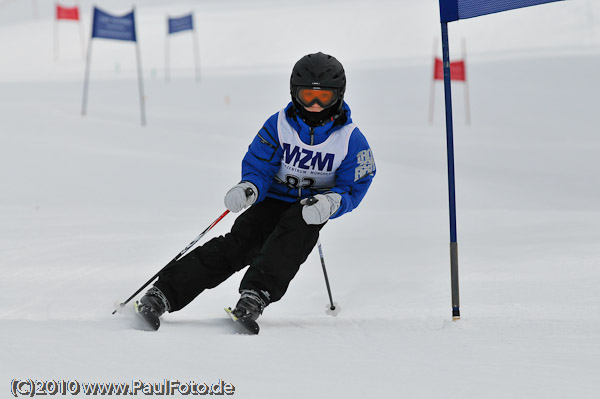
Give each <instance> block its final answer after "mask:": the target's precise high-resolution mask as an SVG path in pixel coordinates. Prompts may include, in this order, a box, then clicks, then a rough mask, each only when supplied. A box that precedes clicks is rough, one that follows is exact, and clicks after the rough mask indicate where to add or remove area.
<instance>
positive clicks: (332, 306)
mask: <svg viewBox="0 0 600 399" xmlns="http://www.w3.org/2000/svg"><path fill="white" fill-rule="evenodd" d="M317 201H318V200H317V199H316V198H315V197H308V198H307V199H306V205H313V204H315V203H316V202H317ZM317 247H318V248H319V257H320V258H321V266H322V267H323V277H325V285H326V286H327V295H329V309H328V310H327V313H328V314H331V315H332V316H335V315H336V314H337V312H334V311H335V310H336V307H335V304H334V302H333V297H332V296H331V287H330V286H329V278H328V277H327V269H326V268H325V257H324V256H323V248H321V239H317ZM338 312H339V309H338Z"/></svg>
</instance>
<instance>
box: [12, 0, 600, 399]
mask: <svg viewBox="0 0 600 399" xmlns="http://www.w3.org/2000/svg"><path fill="white" fill-rule="evenodd" d="M170 3H172V4H168V5H165V2H161V1H156V0H146V1H138V2H137V4H136V6H137V15H138V32H139V35H140V47H141V52H142V60H143V70H144V85H145V91H146V106H147V115H148V124H147V126H146V127H141V126H140V115H139V104H138V102H137V101H138V97H137V96H138V91H137V90H138V87H137V77H136V74H135V72H136V69H135V68H136V66H135V54H134V50H133V45H131V44H128V43H112V42H109V41H101V40H98V41H95V42H94V49H93V51H94V53H93V58H92V73H91V82H90V92H89V103H88V115H87V116H86V117H82V116H81V115H80V110H81V98H82V90H83V84H82V80H83V70H84V65H83V61H82V58H81V49H80V43H79V37H78V34H79V29H78V28H77V27H76V25H73V24H71V25H68V24H67V23H65V24H61V25H60V27H59V28H60V29H59V34H60V38H61V39H60V40H61V41H60V53H59V59H58V61H54V60H53V48H52V43H53V42H52V29H53V22H52V20H51V16H52V8H51V5H50V4H46V3H43V2H39V4H37V7H38V9H37V15H38V17H37V18H35V17H34V15H33V11H32V6H33V5H34V4H36V3H35V2H33V3H30V2H27V1H4V2H0V53H1V54H3V56H2V61H0V165H1V167H0V182H1V184H2V190H0V220H1V223H0V237H1V240H0V292H1V299H2V300H1V301H0V331H2V333H1V334H2V340H0V359H1V361H0V392H4V393H3V394H2V395H3V396H5V397H8V395H10V389H11V384H12V382H11V381H13V379H29V378H30V379H40V380H57V381H60V380H71V381H73V380H77V381H79V382H121V383H130V384H131V383H132V381H135V380H142V381H144V382H147V383H159V382H161V381H164V380H165V379H168V380H179V381H196V382H207V383H209V384H210V383H213V382H217V381H218V380H219V379H221V380H225V381H226V382H228V383H231V384H233V385H234V386H235V394H234V396H235V397H240V398H281V397H286V398H305V397H310V398H332V397H334V398H338V397H339V398H364V397H369V398H399V397H408V398H461V399H465V398H473V399H475V398H477V399H478V398H506V397H512V398H544V399H546V398H586V399H587V398H596V397H597V396H598V391H599V389H600V383H599V382H598V378H597V376H598V373H599V372H600V345H599V342H600V293H599V291H598V286H599V285H600V268H599V267H598V265H599V263H600V244H599V242H600V202H599V201H598V199H599V198H600V185H599V184H598V175H599V172H600V166H599V163H598V156H597V154H598V153H599V151H600V137H599V135H598V127H597V126H598V125H599V124H600V115H599V114H598V112H597V109H598V105H599V103H598V98H597V93H598V91H599V90H600V80H599V79H598V74H597V71H598V70H599V68H600V7H599V6H598V5H597V4H593V3H592V2H591V1H588V2H586V1H568V2H558V3H553V4H549V5H544V6H540V7H534V8H531V9H527V10H518V11H512V12H507V13H504V14H498V15H493V16H486V17H482V18H480V19H474V20H468V21H460V22H457V23H455V24H451V30H450V34H451V38H452V43H451V46H452V49H453V54H457V55H459V54H460V39H461V38H462V37H465V38H466V40H467V45H468V74H469V75H468V76H469V94H470V100H471V114H472V123H471V125H466V124H465V122H464V111H465V110H464V105H463V104H464V101H463V100H464V87H463V86H461V85H460V84H456V85H454V86H453V96H454V119H455V150H456V173H457V206H458V243H459V244H458V245H459V262H460V277H461V304H462V307H461V310H462V314H463V317H462V319H461V320H460V321H458V322H452V321H451V320H450V315H451V310H450V283H449V279H450V277H449V256H448V252H449V251H448V241H449V238H448V211H447V180H446V147H445V146H446V144H445V128H444V121H443V113H442V112H443V111H442V109H443V103H442V87H441V84H439V83H438V84H437V85H436V87H435V94H436V101H435V120H434V123H433V124H432V125H429V124H428V104H429V90H430V75H431V55H432V45H433V41H434V38H435V37H436V36H437V35H438V30H439V26H438V25H437V23H436V21H437V17H438V14H437V13H438V10H437V5H436V4H435V3H436V2H428V3H431V4H420V5H416V4H415V3H416V2H409V1H400V2H398V1H395V2H393V1H383V0H378V1H373V2H364V1H350V2H344V1H341V0H340V1H337V0H336V1H327V2H317V1H316V0H315V1H312V0H311V1H307V2H305V3H303V5H302V6H301V5H299V4H298V3H297V2H287V1H274V0H258V1H254V2H252V3H249V2H244V1H239V0H231V1H227V2H223V1H205V2H191V1H188V2H186V1H173V2H170ZM322 3H323V4H322ZM418 3H421V2H418ZM422 3H425V2H422ZM65 4H72V2H71V3H68V2H66V0H65ZM96 4H97V5H98V6H100V7H102V8H103V9H105V10H107V11H111V12H114V13H119V12H126V11H127V10H128V8H127V7H126V6H123V5H122V2H120V1H117V0H105V1H98V2H96ZM90 9H91V3H90V2H87V1H85V2H83V14H84V20H83V22H84V24H85V29H86V32H88V31H89V20H90ZM191 9H193V10H194V11H195V13H196V21H200V22H199V24H198V25H199V30H200V33H201V35H200V37H201V39H200V46H201V59H202V66H203V68H202V73H203V74H202V81H201V82H200V83H196V82H194V80H193V69H192V65H193V64H192V60H193V58H192V56H191V54H190V50H191V37H190V36H189V35H188V36H186V34H183V33H182V34H180V36H176V37H173V38H172V51H173V55H172V57H173V61H172V62H173V65H174V67H175V74H174V75H175V79H173V81H171V82H170V83H165V82H164V79H163V76H164V75H163V72H164V71H163V57H164V52H163V48H164V31H163V30H162V29H163V23H164V18H165V15H167V14H170V15H181V14H184V13H185V12H187V11H189V10H191ZM317 13H320V14H319V15H327V16H328V18H325V19H326V20H327V21H328V22H329V24H326V25H325V26H323V23H322V19H319V18H315V17H314V16H315V14H317ZM332 16H334V17H332ZM411 16H412V17H411ZM334 21H335V22H334ZM300 26H302V27H304V28H305V31H306V32H307V34H306V35H299V34H298V27H300ZM505 26H510V28H511V29H507V30H506V32H504V33H502V34H499V33H498V32H499V27H505ZM335 29H339V30H340V32H334V30H335ZM324 32H325V34H323V33H324ZM318 50H322V51H326V52H331V53H333V54H334V55H336V56H337V57H338V58H339V59H340V60H341V61H342V62H343V63H344V64H345V66H346V69H347V75H348V91H347V96H346V98H347V100H348V102H349V104H350V106H351V107H352V109H353V118H354V120H355V122H356V123H357V124H358V125H359V126H360V127H361V130H363V132H365V134H366V135H367V137H368V139H369V142H370V143H371V146H372V148H373V152H374V154H375V157H376V160H377V167H378V175H377V177H376V179H375V181H374V183H373V185H372V188H371V190H370V192H369V194H368V195H367V197H366V198H365V200H364V202H363V204H362V205H361V206H360V207H359V208H358V209H357V210H356V211H355V212H353V213H351V214H349V215H347V216H346V217H343V218H340V219H338V220H335V222H332V223H330V224H328V225H327V227H326V228H325V229H324V230H323V233H322V236H321V242H322V245H323V250H324V254H325V260H326V263H327V268H328V272H329V277H330V279H331V285H332V290H333V297H334V299H335V301H336V302H338V303H339V304H340V306H341V308H342V311H341V313H340V314H339V315H338V316H337V317H336V318H333V317H331V316H328V315H326V314H325V307H326V304H327V301H328V298H327V293H326V289H325V284H324V281H323V275H322V271H321V266H320V262H319V257H318V253H317V251H314V252H313V254H311V256H310V257H309V259H308V261H307V262H306V263H305V265H304V266H303V267H302V269H301V272H300V273H299V275H298V277H297V278H296V279H295V280H294V281H293V282H292V284H291V286H290V289H289V291H288V294H287V295H286V296H285V298H284V299H283V300H282V301H280V302H278V303H275V304H273V305H271V306H270V307H269V308H268V309H267V310H266V311H265V314H264V315H263V317H262V318H261V319H260V322H261V329H262V330H261V334H260V335H259V336H254V337H248V336H241V335H236V334H234V332H233V331H232V330H231V326H230V322H229V320H228V318H227V316H226V314H225V313H224V312H223V307H225V306H232V305H234V304H235V301H236V300H237V297H238V295H237V285H238V283H239V280H240V278H241V274H238V275H235V276H234V277H233V278H232V279H230V280H229V281H227V282H226V283H225V284H223V285H221V286H220V287H218V288H216V289H213V290H210V291H207V292H205V293H204V294H202V295H201V296H199V297H198V298H197V299H196V300H195V301H194V302H193V303H192V304H191V305H190V306H188V307H187V308H185V309H184V310H182V311H180V312H177V313H173V314H169V315H166V316H165V317H164V318H163V326H162V327H161V329H160V330H159V331H158V332H157V333H149V332H141V331H137V330H134V329H132V328H131V325H130V321H129V320H128V319H127V318H126V317H125V316H123V315H114V316H113V315H111V312H112V310H113V303H114V302H115V301H119V300H124V299H125V298H126V297H127V296H129V295H130V293H132V292H133V291H135V290H136V289H137V288H138V287H139V286H140V285H141V284H143V283H144V282H145V281H146V280H147V279H148V278H149V277H150V276H152V275H153V274H154V273H155V272H156V271H157V270H159V269H160V268H161V267H162V266H163V265H164V264H165V263H167V262H168V261H169V260H170V259H171V258H173V257H174V256H175V255H176V254H177V253H178V252H179V251H180V250H181V249H183V247H185V245H186V244H187V243H189V242H190V241H191V240H192V239H193V238H194V237H196V235H197V234H199V233H200V232H201V231H202V230H204V229H205V228H206V226H208V225H209V224H210V223H211V222H212V221H213V220H214V219H216V218H217V217H218V216H219V215H220V214H221V213H222V212H223V211H224V206H223V202H222V201H223V199H222V197H223V195H224V193H225V192H226V191H227V190H228V189H229V188H230V187H231V186H232V185H233V184H235V183H236V182H237V181H238V180H239V173H240V161H241V158H242V156H243V154H244V153H245V151H246V148H247V146H248V144H249V142H250V140H251V139H252V137H253V135H254V134H255V132H256V131H257V130H258V129H259V128H260V126H262V123H263V122H264V120H265V119H266V118H267V117H268V116H269V115H271V114H272V113H274V112H276V111H277V110H278V109H279V108H281V107H283V106H284V105H285V104H286V103H287V101H288V96H289V95H288V93H289V91H288V90H289V88H288V84H289V69H290V68H291V66H292V65H293V63H294V62H295V61H296V60H297V59H298V58H300V57H301V56H302V55H303V54H305V53H307V52H312V51H318ZM257 96H259V97H258V98H257ZM233 220H234V216H233V215H229V216H227V217H226V218H225V219H224V220H223V221H222V222H221V223H219V224H218V225H217V226H216V227H215V228H214V230H213V231H211V233H210V234H209V235H210V236H214V235H218V234H224V233H225V232H227V231H228V228H229V227H230V226H231V224H232V222H233ZM67 396H68V395H67ZM77 396H88V397H93V395H84V393H83V392H82V393H80V394H79V395H77ZM180 396H181V397H184V396H183V395H180ZM72 397H75V396H72ZM97 397H100V396H97ZM102 397H106V395H104V396H102ZM174 397H177V396H174Z"/></svg>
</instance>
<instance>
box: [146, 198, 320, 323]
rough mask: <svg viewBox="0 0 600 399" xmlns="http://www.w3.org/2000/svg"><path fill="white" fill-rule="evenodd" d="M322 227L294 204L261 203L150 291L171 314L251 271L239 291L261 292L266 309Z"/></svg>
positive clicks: (168, 271)
mask: <svg viewBox="0 0 600 399" xmlns="http://www.w3.org/2000/svg"><path fill="white" fill-rule="evenodd" d="M323 226H324V224H322V225H307V224H306V222H305V221H304V219H303V218H302V205H301V204H300V203H299V202H293V203H289V202H284V201H280V200H276V199H272V198H266V199H265V200H264V201H262V202H260V203H257V204H255V205H253V206H251V207H250V208H249V209H248V210H246V211H245V212H244V213H242V214H241V215H240V216H238V218H237V219H236V220H235V223H234V224H233V227H232V228H231V232H229V233H227V234H225V235H224V236H219V237H216V238H213V239H212V240H210V241H208V242H206V243H205V244H204V245H202V246H200V247H198V248H196V249H194V250H193V251H192V252H190V253H189V254H187V255H186V256H184V257H182V258H181V259H179V260H178V261H177V262H175V263H173V264H172V265H170V266H169V267H167V268H166V269H165V270H164V271H163V272H162V273H161V274H160V275H159V279H158V281H156V283H155V284H154V285H155V286H156V287H157V288H159V289H160V290H161V291H162V292H163V293H164V294H165V296H166V297H167V299H168V300H169V304H170V305H171V311H172V312H173V311H176V310H180V309H182V308H183V307H184V306H186V305H187V304H188V303H190V302H191V301H192V300H193V299H194V298H196V296H198V295H199V294H200V293H201V292H202V291H204V290H205V289H207V288H213V287H216V286H217V285H219V284H221V283H222V282H223V281H225V280H226V279H227V278H229V277H230V276H231V275H232V274H233V273H235V272H237V271H239V270H241V269H243V268H245V267H246V266H248V265H250V267H249V268H248V270H247V271H246V274H245V275H244V277H243V279H242V282H241V283H240V291H241V290H244V289H252V290H255V291H257V292H260V291H264V292H266V293H268V294H266V298H263V299H266V301H267V303H270V302H275V301H278V300H279V299H281V297H282V296H283V295H284V294H285V292H286V290H287V288H288V286H289V284H290V281H292V279H293V278H294V276H295V275H296V273H297V272H298V269H299V268H300V265H302V263H304V261H306V258H307V257H308V255H309V254H310V252H311V251H312V249H313V248H314V246H315V244H316V243H317V240H318V238H319V231H320V230H321V228H322V227H323ZM263 296H264V294H263Z"/></svg>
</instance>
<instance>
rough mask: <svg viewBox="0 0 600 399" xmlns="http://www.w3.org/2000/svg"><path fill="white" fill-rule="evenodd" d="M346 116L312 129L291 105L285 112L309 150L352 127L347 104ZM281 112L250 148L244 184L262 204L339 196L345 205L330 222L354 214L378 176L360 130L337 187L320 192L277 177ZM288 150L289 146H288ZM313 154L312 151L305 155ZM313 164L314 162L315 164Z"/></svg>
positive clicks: (351, 142)
mask: <svg viewBox="0 0 600 399" xmlns="http://www.w3.org/2000/svg"><path fill="white" fill-rule="evenodd" d="M343 110H344V112H343V115H341V116H340V117H338V118H337V119H336V120H335V121H330V122H327V123H326V124H324V125H323V126H318V127H311V126H309V125H307V124H306V123H305V122H304V121H303V120H302V119H301V118H300V117H299V116H297V115H296V111H295V109H294V108H293V105H292V103H291V102H290V103H289V104H288V105H287V107H286V108H285V110H284V112H285V118H286V120H287V122H288V123H289V124H290V126H291V127H292V129H293V130H294V131H295V132H296V133H297V134H298V137H299V138H300V140H301V141H302V142H303V143H304V144H305V145H307V146H308V147H307V148H310V146H312V145H319V144H321V143H323V142H324V141H325V140H327V139H328V138H329V137H330V135H334V134H336V133H337V132H339V130H340V129H341V128H342V127H343V126H346V125H349V124H351V123H352V119H351V118H350V113H351V112H350V107H348V105H347V104H346V103H345V102H344V104H343ZM279 114H280V113H279V112H277V113H275V114H273V115H272V116H271V117H270V118H269V119H267V121H266V122H265V124H264V126H263V127H262V128H261V129H260V130H259V132H258V134H257V135H256V137H255V138H254V140H253V141H252V143H251V144H250V146H249V147H248V152H247V153H246V155H245V156H244V159H243V161H242V181H248V182H251V183H252V184H254V185H255V186H256V188H257V189H258V198H257V200H256V202H260V201H262V200H264V199H265V197H271V198H276V199H279V200H281V201H286V202H294V201H297V200H299V199H302V198H307V197H310V196H313V195H315V194H319V193H324V192H332V191H333V192H336V193H338V194H340V195H341V196H342V203H341V205H340V207H339V209H338V210H337V211H336V213H335V214H333V215H332V216H331V219H333V218H336V217H339V216H341V215H343V214H344V213H347V212H350V211H352V210H353V209H354V208H356V207H357V206H358V204H360V202H361V201H362V199H363V198H364V196H365V194H366V193H367V190H368V189H369V186H370V185H371V181H372V180H373V177H374V176H375V172H376V169H375V160H374V158H373V153H372V151H371V148H370V147H369V144H368V142H367V140H366V138H365V136H363V134H362V133H361V132H360V130H359V129H358V128H354V130H353V131H352V133H351V134H350V138H349V140H348V149H347V153H346V156H345V157H344V159H343V160H342V162H341V164H340V165H339V166H338V167H337V169H336V170H335V185H333V186H332V187H327V188H326V189H323V188H322V187H320V188H319V189H318V190H317V189H315V188H312V187H311V186H310V184H306V182H302V181H297V180H295V179H293V178H291V179H288V180H287V181H282V180H281V179H279V178H278V177H277V176H276V174H277V172H278V171H279V169H280V166H281V162H282V158H283V156H284V144H285V143H280V142H279V141H280V139H279V137H280V136H279V132H278V118H279ZM288 149H289V145H288ZM305 152H307V153H311V151H305ZM313 164H314V162H313Z"/></svg>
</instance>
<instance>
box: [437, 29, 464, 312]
mask: <svg viewBox="0 0 600 399" xmlns="http://www.w3.org/2000/svg"><path fill="white" fill-rule="evenodd" d="M441 24H442V62H443V64H444V94H445V102H446V150H447V157H448V199H449V207H450V281H451V288H452V319H453V320H458V319H460V299H459V293H458V243H457V241H456V195H455V178H454V133H453V127H452V92H451V87H450V86H451V84H450V48H449V45H448V23H446V22H442V23H441Z"/></svg>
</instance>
